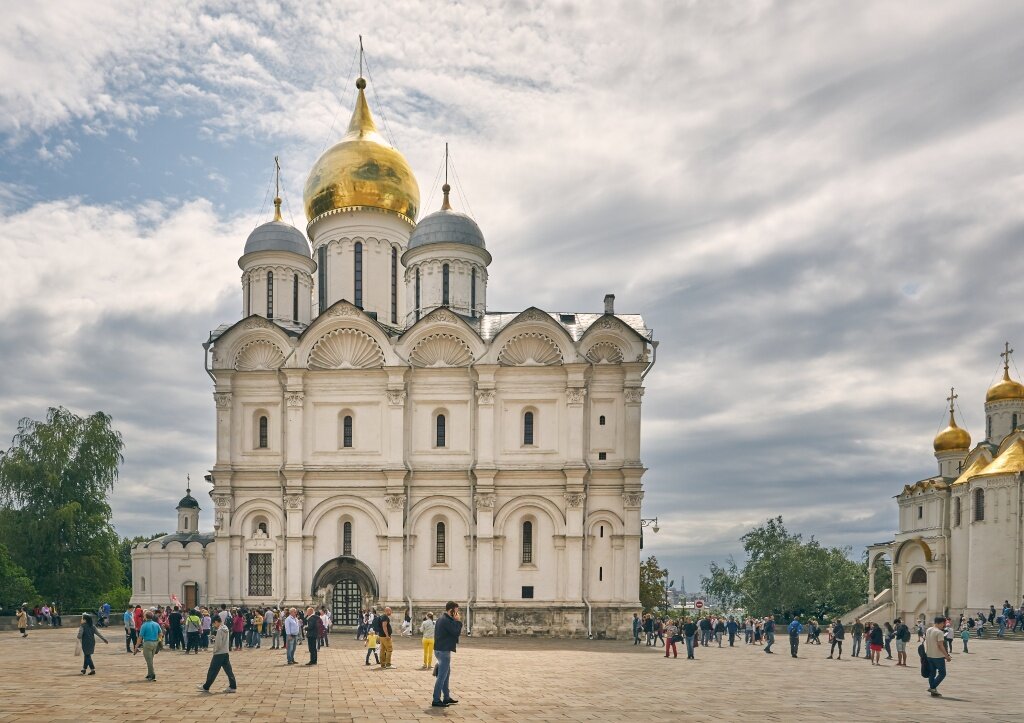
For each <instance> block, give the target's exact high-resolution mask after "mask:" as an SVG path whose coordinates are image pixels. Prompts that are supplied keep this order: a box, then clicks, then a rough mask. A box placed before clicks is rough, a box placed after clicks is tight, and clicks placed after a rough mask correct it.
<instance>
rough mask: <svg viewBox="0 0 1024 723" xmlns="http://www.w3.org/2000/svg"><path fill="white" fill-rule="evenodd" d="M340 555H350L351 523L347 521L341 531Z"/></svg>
mask: <svg viewBox="0 0 1024 723" xmlns="http://www.w3.org/2000/svg"><path fill="white" fill-rule="evenodd" d="M341 554H343V555H351V554H352V523H351V522H348V521H346V522H345V526H344V528H343V529H342V541H341Z"/></svg>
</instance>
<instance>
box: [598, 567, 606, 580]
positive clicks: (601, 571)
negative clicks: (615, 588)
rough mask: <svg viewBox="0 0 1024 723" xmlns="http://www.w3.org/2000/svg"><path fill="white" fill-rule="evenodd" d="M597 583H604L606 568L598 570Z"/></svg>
mask: <svg viewBox="0 0 1024 723" xmlns="http://www.w3.org/2000/svg"><path fill="white" fill-rule="evenodd" d="M597 581H598V582H604V568H603V567H599V568H597Z"/></svg>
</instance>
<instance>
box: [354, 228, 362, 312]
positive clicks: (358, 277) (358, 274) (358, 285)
mask: <svg viewBox="0 0 1024 723" xmlns="http://www.w3.org/2000/svg"><path fill="white" fill-rule="evenodd" d="M355 290H356V293H355V295H356V301H355V304H356V306H358V307H359V308H360V309H362V308H363V245H362V244H361V243H359V242H356V265H355Z"/></svg>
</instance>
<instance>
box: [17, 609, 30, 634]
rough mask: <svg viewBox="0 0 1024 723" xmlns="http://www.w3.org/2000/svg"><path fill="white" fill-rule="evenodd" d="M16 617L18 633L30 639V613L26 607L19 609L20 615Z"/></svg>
mask: <svg viewBox="0 0 1024 723" xmlns="http://www.w3.org/2000/svg"><path fill="white" fill-rule="evenodd" d="M15 617H17V619H18V632H19V633H21V637H23V638H27V637H28V632H27V630H28V611H27V610H26V609H25V606H24V605H22V606H21V607H20V608H18V613H17V615H16V616H15Z"/></svg>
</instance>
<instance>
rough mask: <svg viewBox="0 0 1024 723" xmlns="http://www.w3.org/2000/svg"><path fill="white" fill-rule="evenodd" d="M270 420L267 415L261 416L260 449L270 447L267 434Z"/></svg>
mask: <svg viewBox="0 0 1024 723" xmlns="http://www.w3.org/2000/svg"><path fill="white" fill-rule="evenodd" d="M268 422H269V420H268V419H267V418H266V417H265V416H261V417H260V421H259V444H258V445H257V446H258V447H259V448H260V449H267V448H268V447H269V439H268V436H267V425H268Z"/></svg>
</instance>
